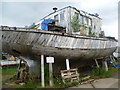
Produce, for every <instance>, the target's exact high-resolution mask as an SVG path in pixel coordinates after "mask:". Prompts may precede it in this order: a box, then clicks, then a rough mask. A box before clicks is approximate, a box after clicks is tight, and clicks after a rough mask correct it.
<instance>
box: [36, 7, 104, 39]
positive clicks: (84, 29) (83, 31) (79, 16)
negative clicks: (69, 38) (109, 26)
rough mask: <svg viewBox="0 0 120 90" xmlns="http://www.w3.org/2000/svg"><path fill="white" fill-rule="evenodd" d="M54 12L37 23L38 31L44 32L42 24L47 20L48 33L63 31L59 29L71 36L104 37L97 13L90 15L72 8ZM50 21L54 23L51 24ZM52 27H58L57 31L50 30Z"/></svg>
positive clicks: (100, 20)
mask: <svg viewBox="0 0 120 90" xmlns="http://www.w3.org/2000/svg"><path fill="white" fill-rule="evenodd" d="M53 10H54V12H52V13H50V14H49V15H47V16H45V17H44V18H42V19H41V20H40V21H38V22H37V23H35V25H36V26H37V28H38V29H41V30H43V29H42V26H43V25H42V24H43V22H45V20H48V22H47V24H48V31H51V30H53V31H60V32H61V30H59V28H61V29H62V30H63V32H65V33H69V34H80V35H84V36H96V37H100V36H101V35H104V31H101V27H102V19H101V18H100V17H99V15H98V14H97V13H96V14H90V13H87V12H85V11H82V10H78V9H76V8H75V7H71V6H68V7H65V8H62V9H60V10H57V8H53ZM50 20H52V21H53V22H50ZM49 22H50V23H49ZM51 25H52V26H54V27H56V29H55V30H54V29H53V28H52V29H50V28H49V27H50V26H51ZM45 31H46V30H45Z"/></svg>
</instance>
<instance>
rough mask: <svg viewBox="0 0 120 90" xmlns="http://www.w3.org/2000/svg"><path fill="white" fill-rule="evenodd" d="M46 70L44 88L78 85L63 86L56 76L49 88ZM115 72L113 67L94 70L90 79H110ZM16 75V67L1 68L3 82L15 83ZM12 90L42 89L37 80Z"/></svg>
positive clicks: (31, 80) (68, 85) (68, 84)
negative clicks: (21, 89)
mask: <svg viewBox="0 0 120 90" xmlns="http://www.w3.org/2000/svg"><path fill="white" fill-rule="evenodd" d="M47 68H48V66H47ZM47 68H45V86H46V87H45V88H68V87H72V86H77V85H79V83H78V82H73V83H67V84H64V83H63V82H62V78H61V75H58V76H56V77H54V86H53V87H49V71H48V70H47ZM117 72H118V69H116V68H113V67H109V71H105V70H104V69H102V68H96V69H93V70H92V71H91V74H92V76H91V78H94V79H100V78H109V77H112V75H113V74H114V73H117ZM16 73H17V66H12V67H4V68H2V77H3V82H5V81H6V80H10V81H12V80H14V81H15V77H14V78H13V76H14V75H15V74H16ZM80 76H81V77H82V75H80ZM11 77H12V80H11V79H10V78H11ZM14 88H17V89H20V88H23V89H26V88H42V87H41V83H40V81H39V80H38V81H37V80H35V79H34V80H33V79H30V80H29V81H28V82H27V83H25V84H24V85H17V86H15V87H14Z"/></svg>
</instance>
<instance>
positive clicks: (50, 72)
mask: <svg viewBox="0 0 120 90" xmlns="http://www.w3.org/2000/svg"><path fill="white" fill-rule="evenodd" d="M49 79H50V81H49V85H50V86H51V87H52V86H53V69H52V63H49Z"/></svg>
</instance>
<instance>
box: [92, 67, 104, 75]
mask: <svg viewBox="0 0 120 90" xmlns="http://www.w3.org/2000/svg"><path fill="white" fill-rule="evenodd" d="M104 73H105V70H104V69H102V68H96V69H93V70H92V76H100V75H103V74H104Z"/></svg>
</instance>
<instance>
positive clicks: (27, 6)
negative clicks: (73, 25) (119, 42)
mask: <svg viewBox="0 0 120 90" xmlns="http://www.w3.org/2000/svg"><path fill="white" fill-rule="evenodd" d="M118 1H119V0H74V1H73V0H69V2H65V0H59V1H57V2H56V1H55V0H53V1H50V0H47V1H46V2H43V0H42V1H38V0H34V1H33V0H30V1H29V2H28V1H26V0H24V1H23V0H21V1H19V0H18V1H17V2H16V1H15V0H2V2H0V13H1V14H0V25H5V26H12V27H14V26H19V27H21V26H22V27H24V26H27V25H30V24H32V23H34V22H38V21H39V20H40V19H41V18H43V17H44V16H46V15H48V14H49V13H51V12H53V10H52V8H53V7H57V8H58V9H61V8H64V7H67V6H73V7H76V8H77V9H79V10H84V11H86V12H89V13H93V14H94V13H98V14H99V17H101V18H102V22H103V23H102V30H103V31H105V35H106V36H113V37H115V38H116V39H118Z"/></svg>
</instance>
